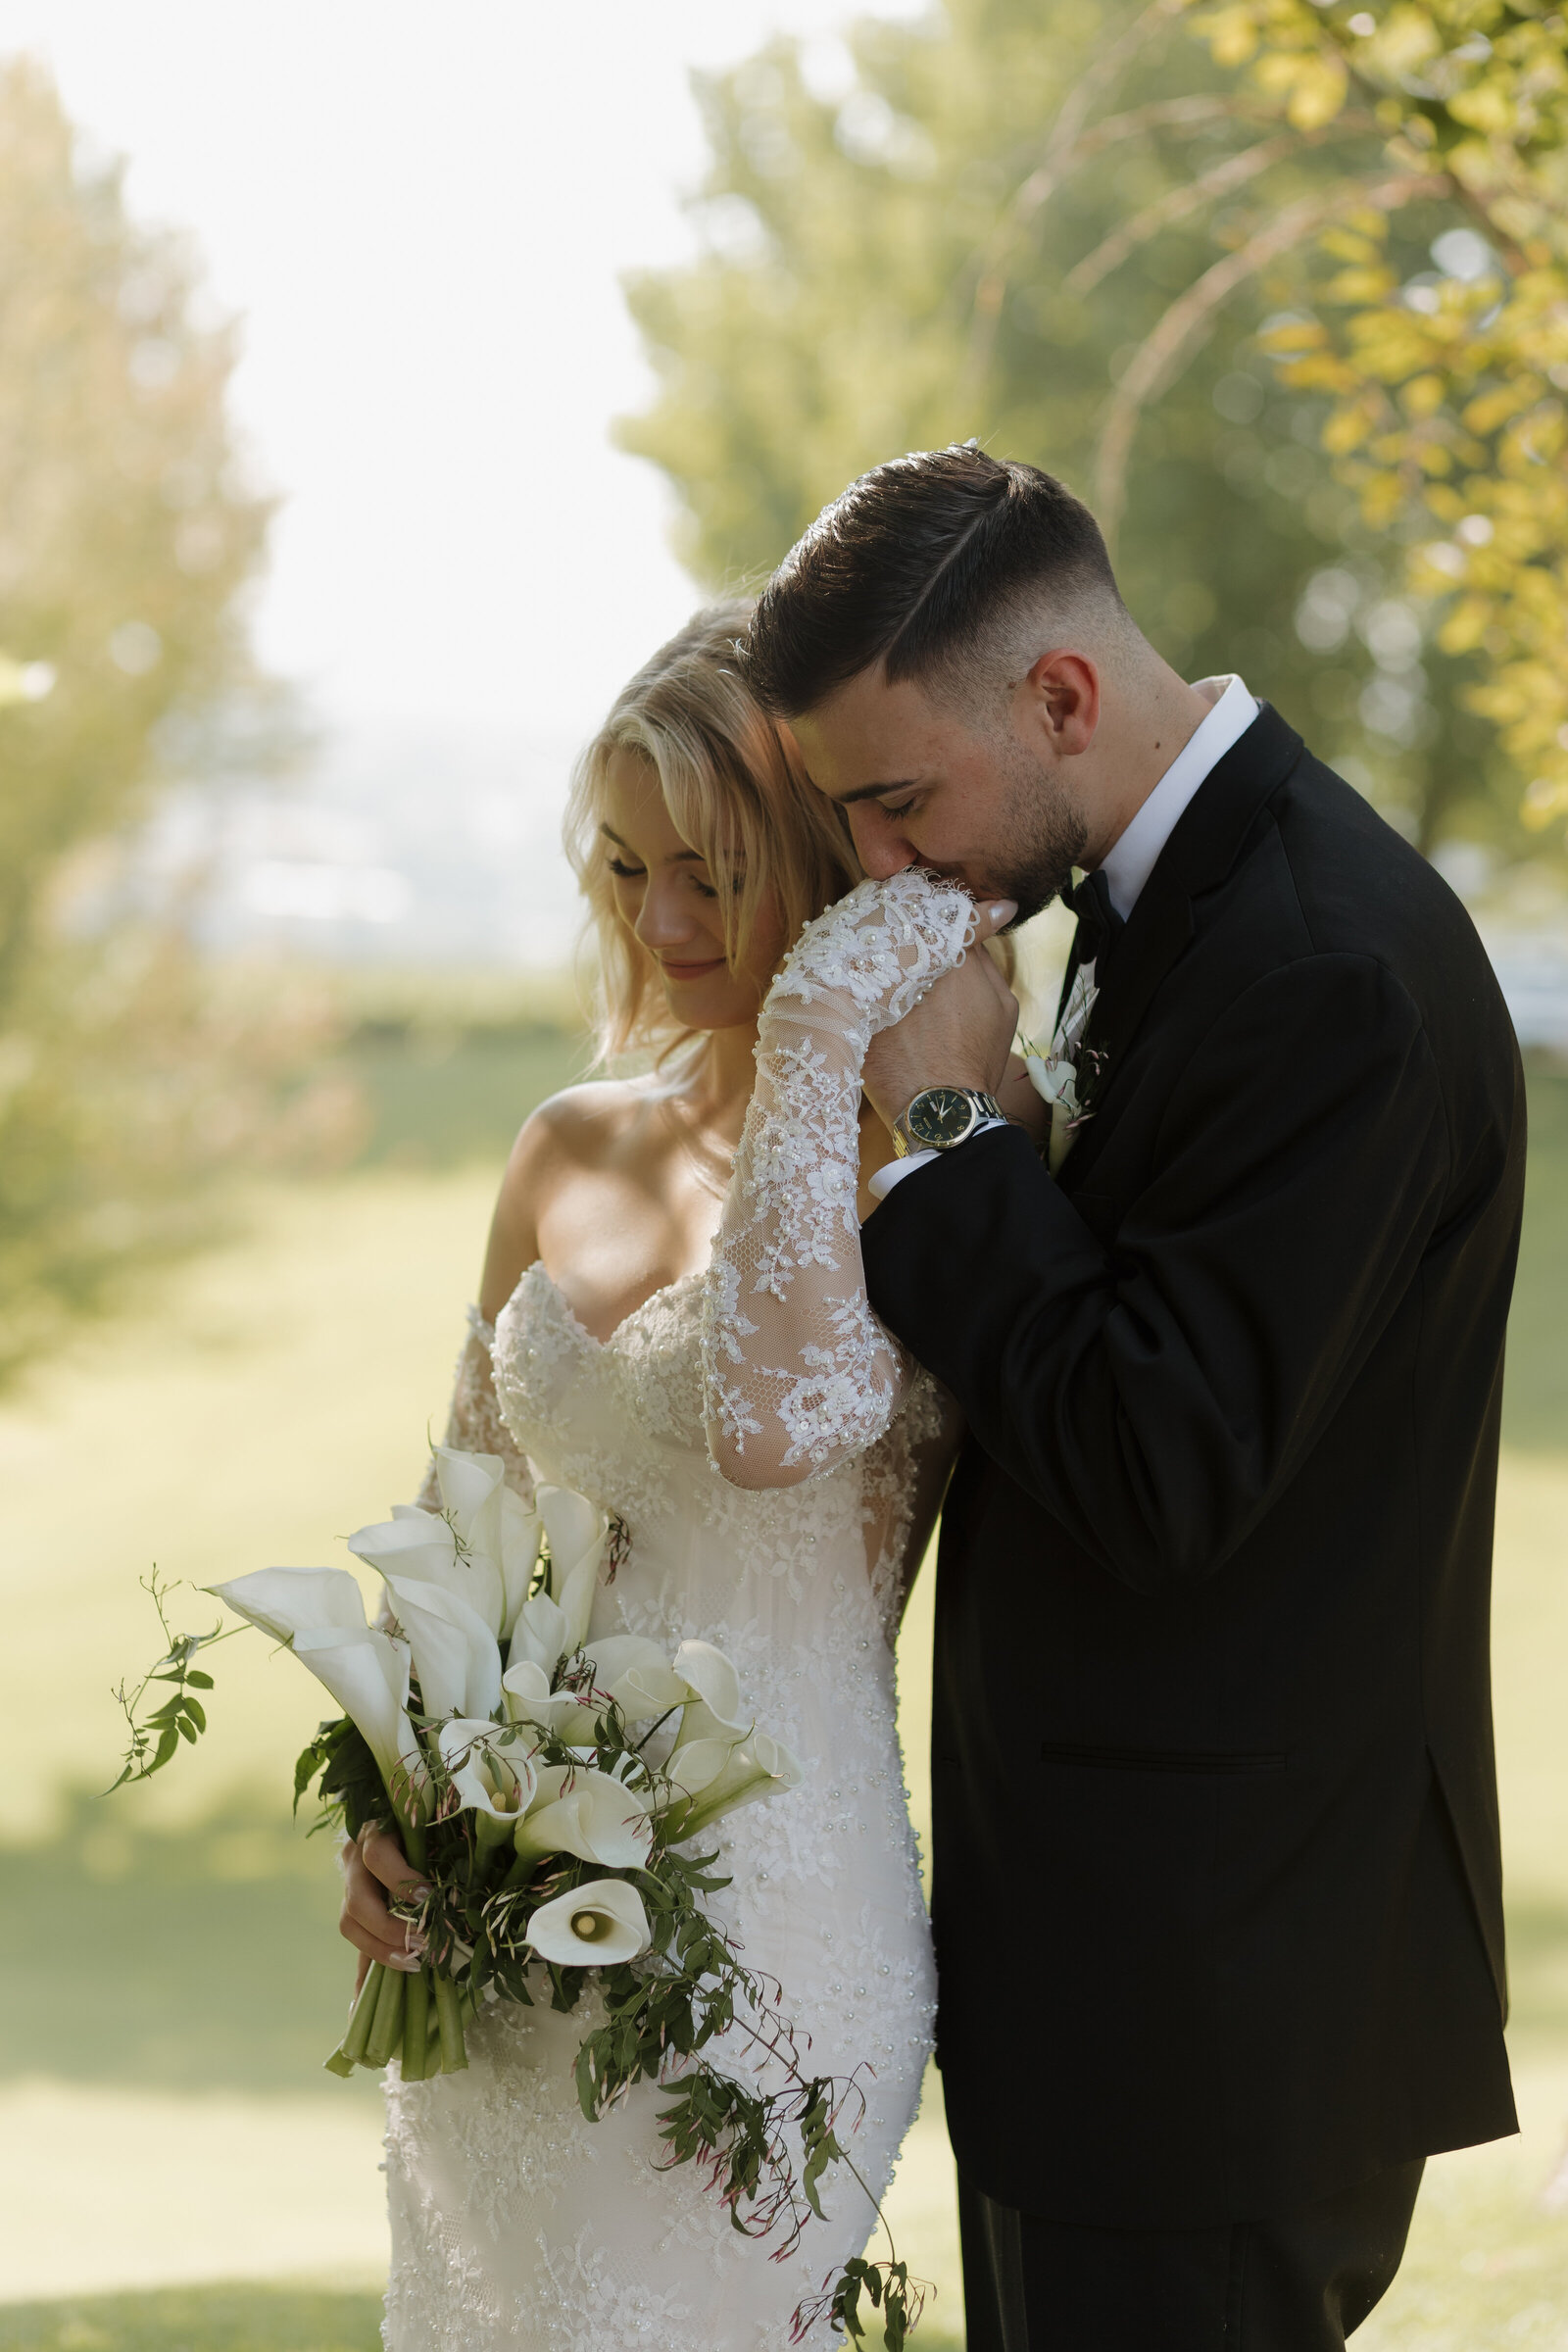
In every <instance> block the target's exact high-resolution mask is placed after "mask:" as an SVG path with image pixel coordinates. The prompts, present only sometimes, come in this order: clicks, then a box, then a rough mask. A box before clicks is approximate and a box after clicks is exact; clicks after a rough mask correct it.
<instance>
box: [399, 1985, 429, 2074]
mask: <svg viewBox="0 0 1568 2352" xmlns="http://www.w3.org/2000/svg"><path fill="white" fill-rule="evenodd" d="M429 2026H430V1972H429V1970H428V1969H424V1968H421V1969H420V1971H419V1973H418V1975H417V1977H411V1978H410V1979H409V1984H408V1990H407V1991H406V1992H405V1994H404V1996H403V2080H404V2082H423V2081H424V2078H425V2074H426V2072H427V2071H428V2066H429V2056H430V2051H429V2038H428V2037H429Z"/></svg>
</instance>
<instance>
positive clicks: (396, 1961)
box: [387, 1952, 419, 1977]
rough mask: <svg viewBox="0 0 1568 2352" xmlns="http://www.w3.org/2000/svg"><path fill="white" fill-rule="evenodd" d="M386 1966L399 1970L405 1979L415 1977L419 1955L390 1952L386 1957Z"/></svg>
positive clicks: (415, 1953)
mask: <svg viewBox="0 0 1568 2352" xmlns="http://www.w3.org/2000/svg"><path fill="white" fill-rule="evenodd" d="M387 1966H388V1968H396V1969H401V1970H402V1972H403V1974H404V1976H406V1977H413V1976H417V1974H418V1968H419V1955H418V1953H417V1952H392V1953H390V1954H389V1955H388V1958H387Z"/></svg>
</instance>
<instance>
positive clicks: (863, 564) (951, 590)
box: [746, 441, 1135, 719]
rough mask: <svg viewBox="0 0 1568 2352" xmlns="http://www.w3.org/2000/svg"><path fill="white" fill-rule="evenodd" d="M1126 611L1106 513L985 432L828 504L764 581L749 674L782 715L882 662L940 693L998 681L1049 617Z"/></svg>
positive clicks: (950, 698)
mask: <svg viewBox="0 0 1568 2352" xmlns="http://www.w3.org/2000/svg"><path fill="white" fill-rule="evenodd" d="M1090 608H1093V618H1094V619H1095V620H1096V621H1098V623H1099V625H1100V627H1101V628H1102V629H1107V628H1108V629H1109V630H1110V631H1112V632H1113V633H1115V634H1117V635H1120V634H1122V633H1123V632H1126V631H1132V630H1133V629H1134V626H1135V624H1134V623H1133V621H1132V619H1131V618H1130V616H1129V615H1128V613H1127V610H1126V608H1125V606H1124V605H1123V603H1122V601H1121V594H1120V591H1119V590H1118V588H1117V586H1116V575H1115V573H1114V572H1113V571H1112V569H1111V564H1110V557H1109V556H1108V554H1107V553H1106V550H1105V542H1104V540H1103V537H1102V536H1101V530H1100V525H1099V523H1098V522H1096V520H1095V518H1094V516H1093V515H1091V513H1090V512H1089V509H1088V508H1087V507H1086V506H1085V505H1084V503H1083V501H1082V500H1081V499H1078V498H1075V497H1074V496H1073V494H1072V492H1071V491H1070V490H1069V489H1067V488H1066V486H1065V484H1063V483H1061V482H1058V481H1057V480H1056V479H1055V477H1054V475H1053V474H1049V473H1043V472H1042V471H1041V470H1040V468H1039V466H1023V465H1019V464H1017V463H1016V462H1013V461H1009V460H1001V459H997V458H992V457H988V456H987V455H986V453H985V451H984V450H983V449H981V448H980V447H979V446H978V445H977V444H976V443H975V442H973V441H967V442H964V443H962V444H961V445H955V446H954V447H952V448H950V449H933V450H920V451H916V452H915V453H914V454H912V455H911V456H909V457H905V458H894V459H892V460H891V461H890V462H889V463H888V464H887V465H885V466H876V467H874V468H873V470H872V471H871V472H870V473H863V474H861V476H860V478H859V480H858V481H855V482H852V483H851V484H850V486H849V488H848V489H847V490H846V491H844V492H843V493H842V494H841V495H840V496H839V497H838V498H836V499H835V500H834V501H833V504H832V505H831V506H830V507H825V508H824V509H823V511H822V513H821V514H820V515H818V516H817V518H816V520H815V522H813V523H812V525H811V527H810V529H809V531H807V532H806V534H805V536H804V537H803V538H801V539H799V540H798V541H797V542H796V544H795V546H794V547H793V548H792V549H791V550H790V552H789V554H788V555H787V556H786V557H785V559H784V561H783V563H782V564H780V565H779V567H778V569H777V571H775V572H774V574H773V577H772V578H771V579H770V580H769V581H768V583H767V586H766V587H765V588H764V589H763V591H762V594H761V597H760V600H759V603H758V606H757V610H756V612H755V613H754V614H753V617H752V625H751V630H750V634H749V637H748V640H747V646H746V666H747V676H748V681H749V683H750V685H751V687H752V691H753V693H754V694H755V695H756V696H757V698H758V700H759V702H760V703H761V704H762V705H763V706H764V707H765V708H766V709H767V710H769V711H775V712H777V714H778V715H779V716H780V717H782V718H786V719H789V718H799V717H800V716H802V715H803V713H805V712H806V711H814V710H815V709H816V708H817V706H818V705H819V704H820V703H823V702H825V701H826V699H827V697H828V696H829V695H830V694H832V693H833V692H834V691H835V689H836V688H838V687H840V686H842V685H844V684H846V683H847V681H848V680H849V679H851V678H854V677H858V676H859V674H860V673H861V671H862V670H866V669H869V668H871V667H872V665H873V664H874V663H876V662H880V663H881V664H882V669H883V673H884V675H885V676H886V678H887V679H888V681H889V683H890V684H896V683H897V682H898V681H899V680H900V679H903V678H915V679H918V680H919V682H920V683H921V685H922V686H923V687H925V689H926V690H927V692H928V693H930V694H931V695H932V697H933V699H935V700H939V701H944V702H960V703H964V704H970V703H973V702H976V701H983V700H988V699H990V698H991V697H992V696H994V695H997V694H1000V692H1001V691H1002V690H1003V688H1004V687H1005V684H1006V683H1008V682H1009V681H1010V680H1012V679H1016V678H1017V677H1019V676H1021V675H1022V674H1023V673H1024V671H1026V670H1027V669H1028V668H1029V666H1030V664H1031V663H1032V662H1034V661H1035V659H1036V658H1037V657H1038V655H1039V654H1040V653H1042V652H1043V651H1044V650H1045V647H1044V645H1043V643H1040V642H1037V640H1038V639H1039V637H1040V629H1041V622H1042V618H1043V617H1046V616H1049V618H1050V619H1051V620H1053V621H1054V620H1055V619H1057V618H1058V617H1062V618H1064V617H1066V616H1067V615H1069V614H1071V615H1072V616H1073V617H1075V618H1076V617H1078V616H1079V615H1080V614H1087V613H1088V609H1090Z"/></svg>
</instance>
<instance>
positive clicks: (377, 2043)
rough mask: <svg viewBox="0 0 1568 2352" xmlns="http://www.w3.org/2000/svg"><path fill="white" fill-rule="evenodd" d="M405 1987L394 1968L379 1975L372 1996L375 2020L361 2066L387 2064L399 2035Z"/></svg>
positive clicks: (381, 2065) (397, 1970) (405, 1980)
mask: <svg viewBox="0 0 1568 2352" xmlns="http://www.w3.org/2000/svg"><path fill="white" fill-rule="evenodd" d="M407 1983H408V1979H407V1978H406V1977H405V1976H404V1974H403V1971H402V1970H401V1969H398V1968H389V1969H385V1970H383V1972H382V1976H381V1984H380V1989H379V1990H378V1991H377V1993H376V1996H375V2017H374V2019H373V2021H372V2023H371V2026H370V2034H369V2039H368V2041H367V2042H366V2045H365V2063H366V2065H367V2066H369V2067H375V2068H377V2069H379V2068H381V2067H383V2066H386V2065H387V2064H389V2063H390V2060H391V2057H392V2053H393V2051H394V2050H395V2049H396V2048H397V2046H398V2042H399V2040H400V2038H401V2036H402V2033H403V1987H404V1985H406V1984H407Z"/></svg>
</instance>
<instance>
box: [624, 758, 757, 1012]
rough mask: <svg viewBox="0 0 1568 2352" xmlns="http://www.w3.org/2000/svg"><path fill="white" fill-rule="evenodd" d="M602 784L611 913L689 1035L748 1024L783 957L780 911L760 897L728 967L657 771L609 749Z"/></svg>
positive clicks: (718, 921) (698, 865)
mask: <svg viewBox="0 0 1568 2352" xmlns="http://www.w3.org/2000/svg"><path fill="white" fill-rule="evenodd" d="M605 787H606V789H605V804H606V814H605V818H604V822H603V824H602V826H601V828H600V831H601V834H602V837H603V839H602V848H603V854H604V857H605V860H606V862H607V864H608V866H609V868H610V873H611V878H612V883H613V889H614V893H615V909H616V912H617V913H618V914H619V916H620V919H621V921H622V922H623V923H624V924H625V925H626V928H627V930H628V931H630V932H632V933H633V934H634V935H635V937H636V938H637V940H638V941H639V942H640V943H641V945H642V946H643V947H644V948H646V949H647V951H648V953H649V955H650V956H653V958H654V961H655V962H656V963H657V964H658V966H659V973H660V979H661V981H662V985H663V990H664V1002H665V1003H666V1004H667V1005H668V1006H669V1009H670V1011H671V1013H672V1014H673V1015H674V1017H675V1019H676V1020H677V1021H679V1022H680V1024H681V1026H682V1027H683V1028H686V1029H735V1028H740V1027H742V1026H743V1025H745V1024H747V1023H750V1022H752V1021H755V1020H756V1018H757V1014H758V1010H759V1007H760V1005H761V1002H762V998H763V996H764V995H765V994H766V991H767V984H768V981H769V980H770V979H771V977H772V975H773V972H774V970H775V969H776V967H777V964H778V961H779V958H780V956H782V955H783V953H784V948H785V940H784V927H783V924H782V923H781V921H780V920H779V917H778V913H777V909H776V908H775V907H773V906H772V905H771V903H770V902H769V901H767V900H766V899H764V900H763V903H762V905H761V907H760V908H759V910H758V916H757V920H756V922H755V923H754V924H753V926H752V935H751V937H750V938H749V939H748V940H747V942H746V953H745V955H744V956H743V957H742V958H741V963H740V968H739V969H738V970H736V971H731V970H730V967H729V963H728V961H727V960H726V957H725V955H724V908H723V902H722V900H721V898H720V896H719V886H718V884H717V883H716V882H715V881H714V879H713V877H712V876H711V874H710V873H709V870H708V867H707V865H706V864H705V863H704V861H703V859H702V858H701V857H700V856H699V854H698V852H697V851H696V850H694V849H693V848H692V847H691V845H690V844H689V843H688V842H685V841H683V840H682V839H681V837H680V835H679V834H678V833H677V832H676V830H675V824H674V820H673V818H672V817H671V816H670V813H669V810H668V809H667V808H666V807H665V805H664V795H663V791H662V787H661V785H660V781H659V777H658V774H657V772H656V770H655V769H654V767H653V766H652V765H651V763H650V762H649V761H648V760H644V759H643V758H642V756H641V754H640V753H637V752H628V751H617V752H613V753H612V754H611V757H610V760H609V763H608V766H607V768H606V773H605Z"/></svg>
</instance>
